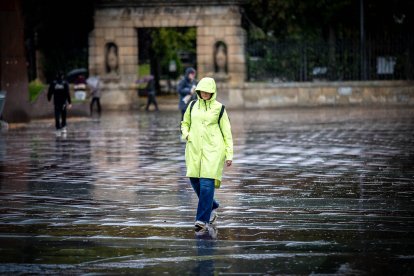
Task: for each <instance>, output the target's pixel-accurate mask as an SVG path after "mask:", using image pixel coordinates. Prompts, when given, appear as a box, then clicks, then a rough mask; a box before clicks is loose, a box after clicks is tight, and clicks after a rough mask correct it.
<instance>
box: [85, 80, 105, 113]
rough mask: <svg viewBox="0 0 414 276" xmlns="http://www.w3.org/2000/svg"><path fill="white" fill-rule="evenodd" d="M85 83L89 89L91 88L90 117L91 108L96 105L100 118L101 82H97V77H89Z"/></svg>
mask: <svg viewBox="0 0 414 276" xmlns="http://www.w3.org/2000/svg"><path fill="white" fill-rule="evenodd" d="M87 83H88V85H89V87H90V88H91V94H92V100H91V104H90V111H91V116H92V115H93V106H94V104H95V103H96V107H97V109H98V115H99V116H101V111H102V109H101V101H100V98H101V82H100V80H99V77H91V78H88V79H87Z"/></svg>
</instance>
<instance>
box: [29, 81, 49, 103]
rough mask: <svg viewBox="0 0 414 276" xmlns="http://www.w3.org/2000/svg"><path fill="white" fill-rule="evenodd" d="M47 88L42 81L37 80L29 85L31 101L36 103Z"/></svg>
mask: <svg viewBox="0 0 414 276" xmlns="http://www.w3.org/2000/svg"><path fill="white" fill-rule="evenodd" d="M45 88H46V85H45V84H43V83H42V82H41V81H40V80H38V79H35V80H33V81H31V82H30V83H29V100H30V102H34V101H35V100H36V99H37V97H38V96H39V95H40V93H41V92H42V91H43V90H44V89H45Z"/></svg>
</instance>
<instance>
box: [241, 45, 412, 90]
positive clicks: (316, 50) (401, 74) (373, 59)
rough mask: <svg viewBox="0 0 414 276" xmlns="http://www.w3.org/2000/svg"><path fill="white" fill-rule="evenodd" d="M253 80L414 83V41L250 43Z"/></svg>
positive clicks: (250, 75) (249, 56)
mask: <svg viewBox="0 0 414 276" xmlns="http://www.w3.org/2000/svg"><path fill="white" fill-rule="evenodd" d="M246 49H247V61H248V64H247V66H248V79H249V81H270V82H305V81H317V80H322V81H323V80H325V81H356V80H413V79H414V39H413V38H405V39H388V40H367V41H366V42H365V47H363V48H362V47H361V44H360V43H359V41H340V42H337V43H334V44H329V43H298V42H279V43H276V42H271V41H256V42H249V43H248V45H247V47H246Z"/></svg>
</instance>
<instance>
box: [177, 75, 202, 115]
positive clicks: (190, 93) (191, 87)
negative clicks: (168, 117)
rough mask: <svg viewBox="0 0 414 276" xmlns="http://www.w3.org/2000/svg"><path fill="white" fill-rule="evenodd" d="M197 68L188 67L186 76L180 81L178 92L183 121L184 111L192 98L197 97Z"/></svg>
mask: <svg viewBox="0 0 414 276" xmlns="http://www.w3.org/2000/svg"><path fill="white" fill-rule="evenodd" d="M195 76H196V70H195V69H194V68H191V67H189V68H187V69H186V70H185V74H184V78H183V79H182V80H181V81H180V82H179V83H178V86H177V92H178V94H179V99H180V101H179V103H178V108H179V109H180V111H181V121H182V120H183V117H184V113H185V111H186V110H187V106H188V104H189V103H190V102H191V100H193V99H196V96H195V93H194V92H195V88H196V86H197V81H196V80H195Z"/></svg>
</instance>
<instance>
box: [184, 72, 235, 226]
mask: <svg viewBox="0 0 414 276" xmlns="http://www.w3.org/2000/svg"><path fill="white" fill-rule="evenodd" d="M195 91H196V95H197V100H194V101H192V102H191V103H190V104H189V106H188V108H187V110H186V111H185V113H184V118H183V121H182V122H181V133H182V139H185V140H186V141H187V143H186V148H185V162H186V167H187V174H186V176H187V177H189V178H190V182H191V185H192V187H193V189H194V191H195V192H196V194H197V196H198V206H197V215H196V220H195V224H194V226H195V230H196V232H199V231H202V230H203V231H206V230H208V224H209V223H210V224H212V223H214V222H215V221H216V219H217V212H216V209H217V208H218V207H219V203H218V202H217V201H216V200H215V199H214V191H215V188H218V187H220V184H221V179H222V173H223V167H224V164H226V166H227V167H229V166H231V164H232V160H233V138H232V134H231V126H230V120H229V117H228V115H227V112H226V110H225V108H224V105H222V104H221V103H220V102H218V101H217V100H216V98H217V89H216V83H215V81H214V79H213V78H209V77H206V78H203V79H201V80H200V82H199V83H198V85H197V87H196V89H195Z"/></svg>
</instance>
